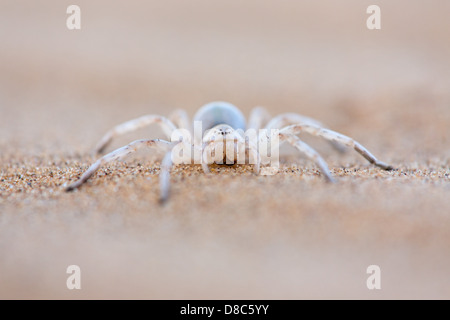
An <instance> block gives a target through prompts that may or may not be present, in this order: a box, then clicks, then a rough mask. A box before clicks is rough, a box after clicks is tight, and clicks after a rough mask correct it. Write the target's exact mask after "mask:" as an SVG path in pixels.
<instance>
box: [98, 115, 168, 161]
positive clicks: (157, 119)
mask: <svg viewBox="0 0 450 320" xmlns="http://www.w3.org/2000/svg"><path fill="white" fill-rule="evenodd" d="M153 123H157V124H159V125H160V126H161V128H162V130H163V131H164V133H165V134H166V136H167V137H168V139H170V136H171V134H172V132H173V131H174V130H175V129H176V126H175V125H174V124H173V123H172V121H170V120H169V119H167V118H166V117H162V116H158V115H153V114H149V115H145V116H142V117H140V118H137V119H133V120H130V121H127V122H124V123H122V124H119V125H117V126H115V127H114V128H112V129H111V130H109V131H108V132H107V133H106V134H105V135H104V136H103V138H102V139H101V140H100V141H99V143H98V144H97V146H96V147H95V153H96V154H98V153H101V152H102V151H103V150H104V149H105V148H106V146H107V145H108V144H109V143H110V142H111V141H112V139H113V138H115V137H117V136H120V135H123V134H125V133H128V132H132V131H135V130H137V129H141V128H144V127H146V126H149V125H151V124H153Z"/></svg>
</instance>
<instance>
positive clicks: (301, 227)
mask: <svg viewBox="0 0 450 320" xmlns="http://www.w3.org/2000/svg"><path fill="white" fill-rule="evenodd" d="M127 3H128V4H127V5H125V4H123V5H119V4H109V3H108V2H106V1H96V2H95V4H93V3H90V2H88V1H78V4H79V6H80V7H81V9H82V29H81V30H78V31H69V30H67V28H66V26H65V19H66V17H67V14H66V13H65V9H66V7H67V6H68V5H69V3H67V4H61V3H60V2H56V1H49V0H46V1H36V2H33V4H30V3H29V2H25V1H14V2H5V3H2V6H3V7H2V10H0V39H1V40H2V50H0V115H1V116H0V150H1V151H0V256H1V259H0V298H2V299H18V298H21V299H23V298H25V299H80V298H87V299H95V298H97V299H98V298H99V299H113V298H114V299H115V298H121V299H316V298H325V299H333V298H338V299H350V298H356V299H359V298H363V299H380V298H387V299H399V298H407V299H417V298H425V299H433V298H437V299H448V298H450V271H449V270H450V256H449V254H448V252H449V249H450V232H449V230H450V205H449V198H450V177H449V174H450V148H449V145H450V140H449V134H448V127H449V125H450V93H449V92H450V91H449V90H448V88H449V85H450V63H449V60H448V56H449V54H450V43H449V42H448V40H447V39H448V31H449V30H450V22H449V20H448V17H446V12H448V9H449V8H448V5H447V4H443V3H442V2H440V1H431V2H430V3H429V4H428V6H427V7H423V6H422V5H421V3H419V2H408V3H409V4H410V5H409V8H408V10H406V9H405V8H404V7H402V3H401V1H400V2H399V3H397V4H392V3H389V2H387V1H384V2H383V1H381V3H380V6H381V7H382V17H383V20H382V21H383V24H382V30H378V31H369V30H367V28H365V19H366V17H367V14H366V13H365V8H366V7H367V6H368V5H369V4H371V3H369V2H367V3H363V2H361V1H348V3H347V4H345V5H340V6H338V5H337V4H334V3H333V1H322V2H320V4H312V3H310V2H301V1H299V2H298V3H296V4H295V5H293V4H292V3H290V2H287V1H281V2H275V1H264V2H261V1H259V2H252V1H250V2H248V3H245V4H242V3H241V2H237V1H227V2H214V3H212V2H209V1H206V0H205V1H195V3H194V4H190V5H187V4H185V3H186V2H183V1H167V2H164V4H163V3H161V2H149V3H148V4H146V5H145V6H143V5H142V4H140V2H138V1H129V2H127ZM404 3H405V1H403V4H404ZM405 10H406V11H405ZM418 18H420V19H421V21H422V23H421V24H420V25H417V24H414V23H411V22H412V21H417V19H418ZM336 26H339V27H338V28H337V27H336ZM377 32H378V33H377ZM215 100H225V101H229V102H231V103H234V104H235V105H237V106H239V107H240V108H241V109H242V111H243V112H244V114H245V115H246V116H248V114H249V113H250V110H251V108H252V107H254V106H257V105H261V106H264V107H266V108H267V109H268V110H269V111H270V113H271V114H273V115H276V114H278V113H281V112H298V113H302V114H305V115H307V116H311V117H315V118H317V119H319V120H321V121H323V122H324V123H326V124H327V125H328V126H329V127H330V128H332V129H333V130H336V131H339V132H341V133H344V134H346V135H349V136H351V137H353V138H355V139H356V140H357V141H359V142H360V143H362V144H363V145H364V146H366V147H367V148H368V149H369V150H370V151H372V152H373V153H374V154H375V155H376V156H377V157H379V158H380V159H381V160H382V161H385V162H388V163H390V164H392V165H393V166H394V167H395V170H393V171H384V170H381V169H379V168H376V167H374V166H372V165H371V164H369V163H368V162H367V161H366V160H365V159H364V158H362V157H361V156H360V155H359V154H357V153H356V152H355V151H353V150H347V152H346V153H344V154H340V153H339V152H336V151H335V150H334V149H332V148H330V147H329V146H328V145H327V144H326V143H323V142H322V141H320V139H315V138H310V137H306V136H305V137H304V136H301V137H302V138H303V137H304V138H305V141H307V142H308V143H310V144H311V145H312V146H314V147H315V148H316V149H317V150H318V151H319V152H320V153H321V154H322V155H323V157H324V158H325V159H326V161H327V163H328V164H329V166H330V170H331V173H332V175H333V176H334V177H335V178H336V179H337V183H335V184H329V183H326V182H325V180H324V178H323V176H322V175H321V174H320V171H319V170H318V168H317V167H316V166H315V165H314V164H313V163H312V162H311V161H309V160H307V159H305V158H304V157H302V156H300V155H299V154H298V153H296V151H295V150H294V149H292V148H283V150H282V156H281V168H280V172H279V173H278V174H276V175H273V176H258V175H255V174H254V173H253V172H252V167H251V166H238V165H236V166H215V167H213V169H212V173H211V174H210V175H205V174H204V173H203V171H202V169H201V167H200V166H189V165H184V166H182V165H180V166H176V167H175V168H174V169H173V170H172V173H171V187H172V189H171V190H172V192H171V197H170V199H169V201H168V202H167V203H166V204H165V205H163V206H161V205H160V204H159V203H158V195H159V191H158V190H159V189H158V188H159V186H158V173H159V166H160V160H161V157H160V155H154V154H152V153H151V152H140V153H139V154H137V155H135V156H133V157H131V158H129V159H126V160H125V161H122V162H115V163H112V164H110V165H108V166H105V167H102V168H101V169H100V170H99V171H98V172H97V174H96V175H95V176H94V177H92V179H90V180H89V181H88V182H87V183H86V185H84V186H83V187H82V188H80V189H79V190H76V191H75V192H72V193H66V192H64V187H65V186H67V185H68V184H69V183H70V182H73V181H75V180H76V179H77V178H78V177H79V176H80V175H81V174H82V173H83V172H84V171H85V170H86V168H87V167H88V166H89V165H90V164H91V163H92V162H93V161H94V160H95V159H96V157H95V156H93V155H92V149H93V147H94V146H95V144H96V143H97V142H98V140H99V139H100V138H101V136H102V135H103V134H104V133H105V132H106V131H107V130H108V129H110V128H111V127H112V126H114V125H116V124H118V123H121V122H122V121H126V120H129V119H132V118H135V117H138V116H141V115H143V114H146V113H156V114H161V115H168V114H170V112H171V111H173V110H175V109H177V108H183V109H186V110H187V112H188V113H189V115H190V116H192V115H193V114H194V112H195V111H196V110H197V109H198V108H199V107H200V106H201V105H203V104H205V103H207V102H210V101H215ZM162 137H163V135H162V133H161V131H159V129H156V128H153V127H152V128H149V129H148V130H147V129H145V130H144V129H143V130H139V131H137V132H135V133H130V134H128V135H126V136H124V137H120V138H118V139H117V140H115V141H114V142H113V143H112V145H111V146H110V147H109V148H108V151H110V150H113V149H114V148H117V147H120V146H122V145H124V144H126V143H128V142H130V141H133V140H135V139H138V138H162ZM69 265H78V266H79V267H80V269H81V290H69V289H68V288H67V286H66V280H67V278H68V277H69V274H67V273H66V269H67V267H68V266H69ZM370 265H378V266H379V267H380V269H381V290H369V289H368V288H367V286H366V280H367V278H368V277H369V274H367V272H366V270H367V267H368V266H370Z"/></svg>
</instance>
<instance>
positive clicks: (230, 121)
mask: <svg viewBox="0 0 450 320" xmlns="http://www.w3.org/2000/svg"><path fill="white" fill-rule="evenodd" d="M154 123H156V124H158V125H159V126H160V127H161V129H162V130H163V132H164V133H165V135H166V136H167V137H168V138H169V139H170V141H169V140H162V139H151V140H148V139H144V140H136V141H133V142H131V143H130V144H128V145H126V146H124V147H121V148H119V149H116V150H114V151H112V152H110V153H108V154H106V155H105V156H103V157H101V158H99V159H98V160H97V161H96V162H94V163H93V164H92V165H91V166H90V167H89V168H88V169H87V170H86V171H85V172H84V173H83V175H82V176H81V177H80V178H79V180H77V181H76V182H74V183H72V184H70V185H69V186H68V187H67V188H66V191H72V190H74V189H76V188H78V187H80V186H81V185H82V184H84V183H85V182H86V181H87V180H88V179H89V178H90V177H91V176H92V175H93V174H94V173H95V172H96V171H97V170H98V169H99V168H100V167H101V166H102V165H105V164H107V163H109V162H112V161H115V160H119V159H122V158H124V157H126V156H128V155H130V154H132V153H134V152H136V151H137V150H138V149H140V148H143V147H146V148H156V149H159V150H163V151H165V156H164V158H163V159H162V162H161V168H160V174H159V181H160V201H161V202H165V201H166V200H167V199H168V197H169V184H170V175H169V172H170V169H171V167H172V166H173V164H174V159H175V157H174V155H175V154H177V155H178V157H176V160H177V162H176V163H177V164H178V163H192V161H193V160H194V163H201V164H202V167H203V171H204V172H205V173H208V172H209V165H211V164H213V163H217V164H235V163H237V164H242V163H245V161H246V160H245V159H247V158H248V159H249V162H250V161H252V162H250V163H251V164H253V167H254V171H255V173H257V174H260V173H261V168H260V165H261V163H262V164H267V163H268V159H269V158H268V156H267V155H264V156H263V157H262V153H261V152H260V151H261V150H260V149H259V148H258V146H260V145H261V143H262V142H266V143H267V142H268V141H269V140H270V142H268V145H270V147H271V150H272V153H274V150H275V151H276V150H278V147H279V145H281V144H283V143H284V142H288V143H289V144H291V145H292V146H293V147H295V148H296V149H297V150H298V151H300V152H301V153H303V154H304V155H306V157H308V158H309V159H311V160H312V161H314V162H315V164H316V165H317V166H318V167H319V168H320V170H321V172H322V174H323V176H324V177H325V179H326V180H327V181H329V182H334V181H335V180H334V178H333V177H332V176H331V173H330V170H329V169H328V165H327V164H326V162H325V161H324V160H323V158H322V157H321V156H320V155H319V154H318V153H317V152H316V151H315V150H314V149H313V148H311V147H310V146H309V145H308V144H306V143H305V142H303V141H302V140H300V138H299V137H298V136H297V135H298V134H299V133H301V132H305V133H308V134H310V135H313V136H318V137H321V138H323V139H325V140H327V141H329V142H330V143H331V144H332V145H333V146H334V147H336V148H337V149H341V150H342V148H343V147H344V146H347V147H352V148H354V149H355V150H356V151H357V152H358V153H360V154H361V155H362V156H363V157H364V158H366V159H367V160H368V161H369V162H370V163H372V164H374V165H376V166H378V167H380V168H382V169H384V170H392V169H393V167H392V166H390V165H388V164H386V163H384V162H381V161H379V160H378V159H377V158H376V157H375V156H374V155H372V154H371V153H370V152H369V150H367V149H366V148H365V147H364V146H362V145H361V144H360V143H358V142H357V141H355V140H354V139H352V138H350V137H347V136H345V135H343V134H340V133H338V132H335V131H332V130H330V129H327V128H325V127H324V125H323V124H322V123H320V122H319V121H317V120H315V119H312V118H309V117H306V116H303V115H300V114H297V113H282V114H280V115H278V116H276V117H274V118H272V119H270V116H269V114H268V112H267V111H266V110H265V109H264V108H262V107H256V108H254V109H253V110H252V111H251V113H250V117H249V121H248V123H246V120H245V117H244V115H243V114H242V112H241V111H240V110H239V109H238V108H237V107H235V106H234V105H232V104H231V103H228V102H222V101H216V102H211V103H208V104H206V105H204V106H203V107H201V108H200V109H199V110H198V111H197V113H196V114H195V116H194V122H193V123H192V124H191V123H190V121H189V117H188V115H187V113H186V112H185V111H184V110H176V111H174V112H173V113H172V114H171V115H170V116H169V118H166V117H163V116H160V115H152V114H151V115H145V116H142V117H140V118H137V119H134V120H130V121H127V122H124V123H122V124H119V125H118V126H116V127H114V128H113V129H111V130H110V131H108V132H107V133H106V134H105V135H104V136H103V138H102V139H101V140H100V142H99V143H98V144H97V146H96V148H95V152H96V154H99V153H101V152H103V151H104V150H105V148H106V147H107V146H108V144H109V143H110V142H111V141H112V139H113V138H115V137H117V136H119V135H123V134H125V133H128V132H131V131H134V130H137V129H140V128H143V127H146V126H149V125H151V124H154ZM196 125H200V129H199V130H200V131H198V130H197V129H198V126H196ZM244 130H247V132H248V131H251V130H254V131H256V130H259V132H260V133H261V132H262V133H263V134H260V135H259V136H258V137H257V138H256V139H257V140H255V139H248V137H247V135H244V132H243V131H244ZM269 131H270V133H271V134H269ZM199 132H200V134H199ZM274 133H275V134H274ZM193 134H194V135H193ZM274 137H275V138H276V139H272V140H271V139H270V138H274ZM250 140H251V141H250ZM180 147H184V149H183V152H182V153H180V152H179V151H180V150H179V149H180ZM192 150H194V154H192V152H191V151H192ZM176 151H177V152H176ZM180 154H182V155H181V156H180ZM242 158H244V162H243V161H242ZM269 160H270V159H269Z"/></svg>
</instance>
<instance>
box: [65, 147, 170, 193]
mask: <svg viewBox="0 0 450 320" xmlns="http://www.w3.org/2000/svg"><path fill="white" fill-rule="evenodd" d="M172 145H173V143H171V142H168V141H165V140H161V139H154V140H136V141H133V142H131V143H130V144H128V145H126V146H124V147H122V148H119V149H117V150H115V151H113V152H110V153H108V154H107V155H105V156H103V157H101V158H100V159H98V160H97V161H96V162H94V163H93V164H92V165H91V166H90V167H89V168H88V169H87V170H86V171H85V172H84V173H83V175H82V176H81V178H80V179H79V180H77V181H75V182H74V183H72V184H71V185H69V186H68V187H67V188H66V191H73V190H75V189H77V188H79V187H80V186H81V185H82V184H84V183H85V182H86V181H87V180H88V179H89V178H90V177H91V176H92V175H93V174H94V173H95V172H96V171H97V170H98V169H99V168H100V167H101V166H102V165H104V164H106V163H109V162H111V161H115V160H119V159H122V158H124V157H126V156H128V155H130V154H132V153H134V152H136V151H137V150H138V149H140V148H142V147H149V148H157V149H162V150H165V151H169V153H170V150H172ZM166 157H167V156H166ZM166 157H165V158H166ZM163 162H164V161H163ZM166 162H167V161H166ZM166 162H165V163H164V164H165V165H166ZM164 177H165V176H164ZM165 185H166V184H164V187H165ZM165 188H166V187H165Z"/></svg>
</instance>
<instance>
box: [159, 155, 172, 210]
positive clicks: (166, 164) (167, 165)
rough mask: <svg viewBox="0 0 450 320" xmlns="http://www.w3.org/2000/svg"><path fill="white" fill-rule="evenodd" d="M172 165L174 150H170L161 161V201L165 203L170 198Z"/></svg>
mask: <svg viewBox="0 0 450 320" xmlns="http://www.w3.org/2000/svg"><path fill="white" fill-rule="evenodd" d="M172 166H173V162H172V151H169V152H167V153H166V155H165V156H164V158H163V160H162V162H161V171H160V172H159V188H160V197H159V202H160V203H165V202H166V201H167V199H169V190H170V169H171V168H172Z"/></svg>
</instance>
